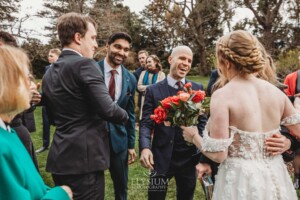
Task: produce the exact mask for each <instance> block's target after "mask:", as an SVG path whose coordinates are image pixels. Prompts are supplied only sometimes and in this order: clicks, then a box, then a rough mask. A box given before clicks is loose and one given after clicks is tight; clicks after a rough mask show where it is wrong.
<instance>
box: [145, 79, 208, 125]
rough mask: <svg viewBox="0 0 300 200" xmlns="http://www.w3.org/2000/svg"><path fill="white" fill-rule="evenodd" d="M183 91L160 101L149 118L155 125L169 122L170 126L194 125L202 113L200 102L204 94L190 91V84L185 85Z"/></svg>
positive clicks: (199, 91)
mask: <svg viewBox="0 0 300 200" xmlns="http://www.w3.org/2000/svg"><path fill="white" fill-rule="evenodd" d="M183 89H184V90H183V91H179V92H178V93H177V95H176V96H171V97H167V98H165V99H164V100H162V101H160V102H159V106H158V107H157V108H156V109H155V110H154V114H153V115H151V116H150V118H151V119H153V120H154V121H155V122H156V123H157V124H160V123H162V122H169V123H170V124H171V125H172V126H181V125H182V126H192V125H196V124H197V123H198V117H199V115H200V114H201V113H202V104H201V102H202V100H204V98H205V92H204V91H201V90H198V91H196V90H192V83H187V84H185V86H184V88H183Z"/></svg>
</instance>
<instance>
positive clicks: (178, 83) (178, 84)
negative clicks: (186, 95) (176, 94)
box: [176, 81, 183, 89]
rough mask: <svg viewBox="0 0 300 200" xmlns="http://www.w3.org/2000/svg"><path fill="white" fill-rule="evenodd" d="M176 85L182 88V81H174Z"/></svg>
mask: <svg viewBox="0 0 300 200" xmlns="http://www.w3.org/2000/svg"><path fill="white" fill-rule="evenodd" d="M176 85H177V87H178V89H182V88H183V83H182V82H181V81H178V82H176Z"/></svg>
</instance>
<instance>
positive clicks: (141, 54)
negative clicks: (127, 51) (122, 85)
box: [133, 50, 149, 81]
mask: <svg viewBox="0 0 300 200" xmlns="http://www.w3.org/2000/svg"><path fill="white" fill-rule="evenodd" d="M148 55H149V53H148V51H146V50H141V51H139V52H138V59H139V63H140V66H139V67H138V68H137V69H136V70H135V71H134V72H133V75H134V76H135V78H136V81H138V80H139V78H140V76H141V73H142V71H144V70H146V69H147V66H146V59H147V57H148Z"/></svg>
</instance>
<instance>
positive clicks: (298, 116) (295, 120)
mask: <svg viewBox="0 0 300 200" xmlns="http://www.w3.org/2000/svg"><path fill="white" fill-rule="evenodd" d="M299 123H300V113H299V112H297V113H295V114H293V115H291V116H288V117H286V118H284V119H283V120H282V121H281V123H280V124H281V125H283V126H290V125H295V124H299Z"/></svg>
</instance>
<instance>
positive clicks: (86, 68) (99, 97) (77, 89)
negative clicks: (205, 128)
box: [42, 13, 128, 200]
mask: <svg viewBox="0 0 300 200" xmlns="http://www.w3.org/2000/svg"><path fill="white" fill-rule="evenodd" d="M95 26H96V24H95V22H94V20H93V19H92V18H91V17H89V16H86V15H81V14H78V13H67V14H65V15H62V16H61V17H60V18H59V19H58V23H57V28H58V36H59V40H60V42H61V45H62V47H63V50H62V53H61V55H60V57H59V59H58V60H57V62H55V63H54V64H53V65H52V66H51V67H50V69H49V70H48V71H47V73H46V74H45V76H44V78H43V85H42V86H43V92H44V93H43V101H44V102H43V103H45V104H46V106H47V108H49V109H48V110H47V111H49V112H48V115H49V120H50V122H51V123H52V124H54V125H55V126H56V130H55V134H54V138H53V142H52V145H51V147H50V150H49V154H48V159H47V165H46V170H47V171H48V172H51V173H52V177H53V180H54V183H55V185H68V186H70V188H71V189H72V191H73V194H74V199H87V200H88V199H89V200H90V199H104V170H106V169H107V168H108V167H109V154H110V153H109V140H108V127H107V122H106V120H107V121H110V122H113V123H126V122H127V120H128V115H127V112H126V111H125V110H123V109H121V108H120V107H119V106H118V105H117V104H116V103H114V102H113V101H112V99H111V97H110V95H109V93H108V90H107V87H106V85H105V82H104V77H103V74H102V72H101V71H100V69H99V67H98V64H97V63H96V62H95V61H94V60H93V59H92V58H93V55H94V53H95V50H96V48H97V46H98V45H97V41H96V34H97V32H96V28H95Z"/></svg>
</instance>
